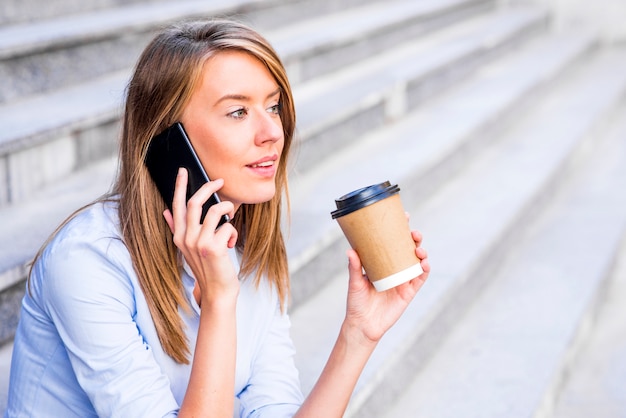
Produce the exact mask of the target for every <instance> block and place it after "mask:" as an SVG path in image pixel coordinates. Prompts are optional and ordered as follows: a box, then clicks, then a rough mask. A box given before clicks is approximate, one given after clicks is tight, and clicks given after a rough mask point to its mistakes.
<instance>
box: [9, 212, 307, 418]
mask: <svg viewBox="0 0 626 418" xmlns="http://www.w3.org/2000/svg"><path fill="white" fill-rule="evenodd" d="M232 258H233V262H234V264H235V266H236V268H237V269H238V268H239V260H238V258H237V255H236V252H235V251H234V250H233V251H232ZM182 280H183V283H184V289H185V292H186V296H187V298H188V300H189V302H190V305H191V307H192V309H191V311H190V312H185V311H184V310H182V309H181V310H180V315H181V317H182V318H183V321H184V323H185V325H186V330H185V332H186V335H187V337H188V339H189V347H190V349H191V350H192V353H193V349H194V347H195V341H196V335H197V330H198V323H199V314H200V309H199V307H198V305H197V303H196V301H195V298H194V297H193V293H192V292H193V287H194V283H195V279H194V278H193V276H192V275H191V274H190V272H189V271H188V269H187V268H185V269H184V271H183V275H182ZM289 327H290V322H289V317H288V316H287V314H284V313H281V311H280V305H279V301H278V296H277V293H276V291H275V290H272V288H271V286H270V285H269V283H268V281H267V280H262V283H261V284H260V286H259V287H258V288H257V287H256V286H255V284H254V280H252V279H244V280H242V281H241V289H240V294H239V298H238V301H237V365H236V372H235V374H236V376H235V393H236V396H237V399H236V405H239V406H238V409H239V411H235V415H236V416H241V417H272V418H278V417H291V416H292V415H293V414H294V413H295V411H297V409H298V407H299V405H300V404H301V403H302V393H301V390H300V384H299V380H298V372H297V370H296V367H295V364H294V360H293V357H294V351H295V350H294V346H293V343H292V341H291V338H290V336H289ZM190 371H191V366H190V365H184V364H178V363H176V362H175V361H173V360H172V359H171V358H170V357H169V356H167V354H165V352H164V351H163V349H162V348H161V345H160V343H159V339H158V337H157V334H156V330H155V328H154V322H153V321H152V317H151V316H150V312H149V310H148V306H147V304H146V300H145V298H144V294H143V292H142V291H141V288H140V286H139V282H138V281H137V276H136V274H135V272H134V270H133V266H132V263H131V260H130V255H129V253H128V251H127V250H126V247H125V246H124V244H123V242H122V240H121V238H120V231H119V222H118V217H117V203H115V202H107V203H103V204H100V203H99V204H96V205H93V206H91V207H90V208H88V209H86V210H85V211H83V212H82V213H80V214H79V215H78V216H77V217H75V218H74V219H73V220H72V221H70V223H69V224H67V225H66V226H65V227H64V228H63V229H62V230H61V231H60V232H59V233H58V234H57V235H56V236H55V237H54V239H53V240H52V242H51V243H50V245H48V246H47V248H46V249H45V251H44V252H43V255H42V257H41V258H40V259H39V261H38V262H37V263H36V265H35V266H34V269H33V275H32V277H31V281H30V292H29V291H28V289H27V292H26V296H25V297H24V300H23V302H22V310H21V317H20V323H19V325H18V328H17V333H16V336H15V345H14V349H13V359H12V364H11V377H10V383H9V398H8V405H7V410H6V412H5V418H13V417H30V416H33V417H54V418H60V417H63V418H69V417H80V418H87V417H95V416H101V417H124V418H132V417H142V418H144V417H173V416H176V415H177V414H178V409H179V405H180V404H181V402H182V400H183V397H184V395H185V391H186V389H187V384H188V381H189V374H190Z"/></svg>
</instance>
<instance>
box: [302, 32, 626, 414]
mask: <svg viewBox="0 0 626 418" xmlns="http://www.w3.org/2000/svg"><path fill="white" fill-rule="evenodd" d="M569 39H570V41H571V39H572V38H571V37H570V38H569ZM544 41H545V40H544ZM542 45H545V44H543V43H542ZM555 50H558V51H562V50H563V47H562V46H561V47H560V48H555ZM546 56H551V57H553V56H554V54H553V53H552V54H547V55H546ZM514 58H518V59H519V61H517V65H512V63H513V61H514V59H513V58H512V59H511V60H509V62H508V63H507V64H508V65H504V63H498V64H496V65H493V66H491V67H488V68H486V69H485V71H484V73H483V76H484V77H486V78H485V80H483V83H485V84H483V85H482V86H483V88H482V89H480V90H479V91H481V92H482V94H480V95H478V94H475V95H474V96H471V97H472V99H471V100H470V96H467V97H466V98H465V99H464V98H463V96H461V95H460V94H459V93H457V94H456V95H453V94H450V96H449V97H448V98H447V99H448V100H449V102H448V103H447V104H446V105H447V107H446V105H444V103H443V100H442V103H439V104H438V105H439V107H438V108H437V109H436V108H434V107H433V108H432V109H428V106H425V107H424V109H420V110H419V111H417V112H415V115H411V116H415V118H414V119H412V121H413V123H412V124H411V129H410V131H409V132H410V133H405V137H404V141H403V142H400V141H398V140H397V139H396V138H398V136H397V135H394V131H393V130H386V131H385V136H386V141H383V140H379V142H378V148H374V146H372V147H371V152H370V153H368V157H366V155H365V154H361V153H359V154H361V155H354V156H353V157H351V156H348V155H343V156H340V157H339V158H345V160H344V161H343V164H344V165H345V167H348V168H345V169H344V172H343V175H344V176H346V177H350V179H349V180H346V183H350V185H354V184H356V183H357V182H358V185H359V186H362V185H365V184H369V183H371V182H372V181H373V180H374V181H381V180H385V179H387V178H390V180H392V181H393V182H398V183H399V184H400V187H401V188H403V186H408V187H404V188H403V191H402V192H401V195H402V198H403V201H404V202H405V206H407V209H409V211H410V212H411V214H412V217H411V219H412V222H411V223H412V225H413V226H414V227H416V228H418V229H421V230H422V231H423V232H424V235H425V237H426V241H425V244H424V245H425V247H426V248H427V249H428V251H429V254H430V257H429V258H430V260H431V265H432V266H433V273H432V274H431V277H430V279H429V282H428V283H427V285H426V286H425V287H424V288H423V289H422V291H421V293H420V295H419V296H418V298H417V299H416V301H415V302H414V303H413V304H412V305H411V306H410V307H409V309H408V310H407V312H406V313H405V315H404V316H403V317H402V318H401V320H400V321H399V322H398V323H397V324H396V325H395V326H394V328H392V330H390V332H389V333H388V334H387V335H386V336H385V339H383V341H382V342H381V343H380V344H379V346H378V348H377V350H376V352H375V353H374V355H373V356H372V358H371V360H370V362H369V364H368V366H367V367H366V369H365V370H364V372H363V375H362V376H361V379H360V381H359V383H358V385H357V388H356V391H355V394H354V396H353V399H352V402H351V406H350V409H349V411H348V413H347V415H346V416H349V417H352V416H355V417H357V416H358V417H370V416H372V417H373V416H376V417H378V416H383V414H384V413H385V412H386V411H387V410H388V408H389V405H392V404H393V403H394V402H396V400H397V399H398V398H399V397H400V395H401V394H402V393H403V392H404V391H405V390H406V388H407V387H408V386H409V384H410V383H411V382H412V381H413V380H414V377H415V376H416V375H417V374H418V373H419V372H420V370H421V369H422V368H423V367H424V365H425V362H426V361H427V360H428V358H429V357H430V356H432V355H433V354H434V353H435V352H436V351H437V350H439V347H440V345H441V344H443V342H444V340H445V338H446V335H447V334H448V332H450V330H451V329H452V328H453V326H454V324H455V323H456V322H457V321H458V320H459V318H461V317H463V316H464V315H465V310H466V308H467V307H468V306H469V305H470V304H471V302H472V301H473V300H474V299H475V298H477V297H479V295H480V293H481V290H482V289H483V288H484V287H485V286H486V285H487V284H488V283H489V282H490V280H491V278H492V275H493V274H494V272H495V271H496V269H497V267H498V262H499V261H501V260H503V259H505V258H507V257H508V255H509V254H511V252H513V251H516V248H517V247H516V243H517V241H518V237H519V236H520V235H521V234H522V233H523V232H524V231H525V229H526V228H525V225H526V224H527V223H528V222H530V220H531V219H532V218H533V216H534V214H535V213H536V211H538V210H540V209H541V208H542V207H543V205H544V204H545V202H546V201H547V200H548V198H549V197H550V196H551V194H553V193H554V192H555V190H557V188H558V187H559V186H560V185H562V184H563V181H564V180H566V179H567V176H568V174H569V173H570V167H571V166H572V165H573V164H574V163H575V162H576V161H578V159H579V158H580V157H581V155H582V154H581V153H582V152H583V151H584V149H585V147H586V146H588V145H589V143H590V142H588V138H589V136H588V135H590V134H591V133H592V132H593V130H594V129H595V128H597V126H599V124H600V123H601V122H602V121H603V120H604V116H605V115H606V113H607V112H608V111H609V110H610V109H611V107H612V106H614V105H615V104H616V103H617V102H618V100H619V99H620V97H621V95H623V93H624V92H625V91H626V73H623V72H621V73H618V72H616V71H614V69H615V68H620V67H621V66H623V65H624V63H626V61H625V60H626V55H625V54H624V51H618V52H609V53H601V54H599V55H590V56H587V59H586V63H585V65H584V66H582V67H581V68H578V69H577V70H576V71H574V72H573V73H572V74H571V75H568V76H567V77H566V78H565V79H564V80H562V81H559V83H554V84H555V86H554V88H551V89H550V90H549V91H548V93H547V95H546V96H544V97H543V98H542V99H541V101H539V102H535V103H533V106H532V107H529V108H528V109H526V111H525V112H514V114H515V115H516V116H517V118H518V119H522V121H521V123H522V124H521V125H518V127H517V128H516V129H514V126H512V127H510V128H509V129H510V130H511V131H510V133H509V134H508V135H504V136H503V137H502V138H501V139H498V140H496V139H495V138H490V139H491V141H492V142H491V143H490V142H489V141H483V142H482V143H480V142H479V143H475V144H474V147H476V146H478V148H479V150H477V151H476V153H475V155H474V157H473V159H472V161H471V162H469V163H467V164H464V167H463V166H459V167H454V166H453V165H449V167H453V168H452V169H449V170H446V171H444V172H443V173H442V174H441V175H445V176H446V177H447V180H446V181H445V182H442V183H436V184H435V186H434V187H435V189H434V190H433V188H431V187H428V185H427V184H425V183H424V182H419V183H417V184H416V182H415V180H413V181H411V178H412V177H411V176H409V175H407V174H404V173H400V172H399V171H400V170H399V168H395V167H407V166H410V164H407V162H408V161H413V168H414V170H415V172H421V173H428V172H427V171H426V172H424V171H421V170H420V169H419V168H418V167H419V165H420V156H421V155H429V156H430V158H432V156H434V155H437V153H436V152H434V151H433V148H434V147H440V146H442V145H441V144H442V143H445V139H446V137H449V138H451V139H452V138H454V137H455V136H456V135H458V133H455V132H454V130H456V129H457V127H456V125H459V124H463V123H464V119H463V118H461V117H459V115H461V114H462V115H464V117H465V118H477V115H476V113H477V110H476V108H478V107H480V106H485V107H489V106H492V105H494V104H495V103H496V102H499V101H501V100H502V99H503V97H504V96H506V95H507V94H510V92H509V93H506V94H505V93H504V92H503V91H506V89H504V90H503V86H506V85H509V86H511V85H523V84H524V81H522V79H520V76H519V75H517V74H515V76H513V74H514V72H509V71H510V70H508V71H507V68H508V67H509V66H510V67H511V68H516V69H518V70H519V71H520V72H523V73H525V74H528V71H529V70H530V68H536V66H537V65H539V63H541V62H545V58H539V57H538V56H535V60H534V61H533V62H534V65H532V66H530V67H529V66H525V65H520V64H521V59H520V58H519V57H518V56H516V57H514ZM567 66H568V67H569V68H570V69H572V68H573V67H574V66H572V65H571V64H568V65H567ZM505 72H506V73H508V74H509V76H512V77H511V78H509V79H508V80H509V81H508V83H505V82H504V78H503V77H504V74H505ZM501 77H502V78H503V79H502V80H501V81H500V82H499V83H502V84H503V85H499V83H496V80H498V79H499V78H501ZM486 80H489V81H490V84H491V87H492V88H493V90H491V89H490V88H487V87H486V86H487V83H486ZM513 80H515V82H513ZM473 84H475V85H476V86H478V83H477V82H476V81H473V82H472V83H468V85H467V87H466V89H467V91H469V90H470V85H473ZM492 92H493V95H492ZM503 103H506V102H502V103H501V104H500V106H498V107H496V109H498V108H506V106H504V105H503ZM453 105H454V106H453ZM462 105H463V106H466V108H465V112H460V110H461V109H460V107H461V106H462ZM468 105H469V106H468ZM470 107H471V108H472V109H474V110H473V111H470ZM453 109H455V110H454V112H453ZM526 112H528V113H527V114H526V115H525V113H526ZM470 113H472V114H471V115H470ZM435 115H437V116H435ZM411 116H410V117H408V118H407V120H411ZM491 116H492V117H496V118H498V117H499V118H500V119H502V117H501V116H498V112H497V111H493V110H492V112H491ZM428 118H432V119H435V118H437V122H438V123H437V125H438V132H440V133H439V134H438V135H436V136H435V135H434V134H433V132H432V131H430V130H426V129H424V128H425V127H427V126H428V125H427V124H425V121H426V120H427V119H428ZM445 121H454V122H455V123H454V125H455V126H451V125H452V124H451V123H449V122H448V123H447V124H446V123H445ZM442 122H444V123H442ZM466 123H467V124H468V125H476V121H474V122H471V123H469V121H467V122H466ZM407 130H408V129H407ZM479 132H481V134H482V135H491V134H492V132H489V131H486V130H480V129H479ZM415 138H428V141H426V140H423V141H419V142H420V143H421V145H422V147H423V148H421V149H420V148H418V147H417V146H416V145H414V143H415V142H416V141H415ZM448 141H450V143H453V142H452V141H451V140H450V139H448ZM371 142H372V143H373V142H374V141H373V140H372V141H371ZM412 142H413V143H412ZM396 144H398V145H399V146H398V147H394V145H396ZM461 144H463V142H461ZM477 144H478V145H477ZM368 145H369V144H368ZM456 146H458V147H459V150H460V152H470V153H471V152H472V150H471V148H472V146H471V145H470V144H469V143H468V144H466V145H465V146H462V145H459V144H456ZM389 147H394V149H396V150H398V149H401V150H403V152H402V153H401V154H400V153H398V152H397V151H396V153H395V158H388V157H387V155H386V153H387V152H388V151H387V149H388V148H389ZM427 147H428V148H427ZM444 147H445V146H444ZM427 149H428V150H429V151H430V152H420V151H421V150H423V151H426V150H427ZM461 150H462V151H461ZM354 154H357V153H354ZM424 158H426V157H424ZM405 160H406V161H405ZM422 164H423V163H422ZM425 168H426V167H425ZM368 170H369V171H375V172H376V173H378V174H377V175H378V176H380V173H385V178H376V179H374V178H373V177H372V174H371V173H370V174H368V173H367V171H368ZM459 170H460V171H459ZM457 171H458V173H457V175H454V173H455V172H457ZM324 172H325V173H327V175H329V176H331V177H332V175H333V172H332V171H331V170H328V168H326V169H325V170H324ZM413 174H414V173H413ZM425 177H426V178H427V179H428V180H430V179H429V178H428V176H425ZM334 178H335V179H336V180H338V181H339V179H340V178H341V176H339V177H334ZM413 178H415V177H413ZM346 186H348V184H345V185H343V187H345V188H344V189H343V192H346V191H349V190H352V188H353V187H346ZM328 187H330V185H329V186H328ZM339 187H342V186H341V185H340V186H339ZM415 187H418V189H416V188H415ZM420 187H424V189H423V190H421V191H420V190H419V188H420ZM294 189H295V190H298V188H297V187H294ZM317 190H319V191H320V196H319V197H320V198H319V199H317V200H319V201H320V203H319V204H318V205H317V206H321V204H322V203H324V202H325V204H326V214H325V215H326V219H330V216H329V214H328V212H329V211H330V210H332V207H331V204H330V202H332V201H330V198H331V196H338V195H336V194H335V193H334V191H331V193H332V195H331V196H327V195H325V194H324V193H321V191H322V189H316V191H317ZM308 192H309V194H310V195H311V196H317V193H311V191H308ZM311 201H312V202H313V199H311ZM307 215H309V216H308V219H309V221H310V222H311V223H312V224H313V225H316V227H318V226H319V225H320V224H322V214H321V213H320V214H319V216H317V217H313V216H310V215H311V214H310V213H309V214H307ZM329 222H330V221H329ZM333 229H334V231H333V232H334V233H336V234H337V235H339V234H340V232H339V231H338V228H337V227H334V228H333ZM311 233H313V231H311ZM298 235H301V234H295V233H292V236H298ZM339 241H341V240H339ZM343 248H345V243H344V242H342V243H341V246H337V248H336V249H335V252H337V253H339V257H337V258H338V259H339V261H337V263H336V264H337V270H339V271H341V273H340V274H336V275H335V276H334V277H332V280H331V281H330V282H328V284H326V285H321V284H318V285H317V286H313V287H310V292H311V293H313V292H314V291H315V290H317V288H321V291H319V292H318V293H317V294H315V296H313V297H309V298H308V299H307V300H306V302H303V303H302V304H301V305H300V306H297V307H296V308H295V309H294V310H293V312H292V322H293V328H292V335H293V338H294V341H295V343H296V347H297V350H298V355H297V364H298V367H299V368H300V371H301V378H302V382H303V388H304V390H305V391H308V390H310V389H311V388H312V385H313V384H314V382H315V380H316V378H317V376H318V374H319V372H320V371H321V369H322V366H323V364H324V361H325V359H326V357H327V355H328V353H329V352H330V348H331V346H332V343H333V341H334V339H335V338H336V332H337V329H338V326H339V324H340V323H341V320H342V317H343V313H344V309H345V286H346V277H345V276H346V273H345V264H346V263H345V255H344V254H345V252H344V251H343ZM320 307H323V309H321V308H320ZM452 374H453V373H452ZM432 397H433V398H434V399H436V398H437V396H436V394H433V395H432ZM425 411H428V409H425ZM467 411H468V410H466V411H465V412H467ZM470 411H471V410H470ZM426 414H427V415H428V412H426ZM461 415H463V416H465V415H464V414H461ZM396 416H412V415H410V414H406V413H402V414H400V415H396ZM457 416H458V415H457ZM512 416H517V415H512Z"/></svg>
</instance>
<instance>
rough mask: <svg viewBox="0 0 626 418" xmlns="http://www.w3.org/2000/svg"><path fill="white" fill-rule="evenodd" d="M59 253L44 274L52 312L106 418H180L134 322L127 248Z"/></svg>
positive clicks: (67, 248) (83, 247) (74, 246)
mask: <svg viewBox="0 0 626 418" xmlns="http://www.w3.org/2000/svg"><path fill="white" fill-rule="evenodd" d="M102 241H104V242H102ZM51 251H52V253H51V254H48V255H47V256H46V260H45V264H44V265H43V266H42V268H43V269H45V270H44V271H45V274H44V276H45V280H43V281H42V291H43V293H44V294H43V295H42V296H43V300H44V301H45V302H44V303H45V307H44V308H45V309H46V310H47V312H48V315H49V316H50V317H51V319H52V321H53V322H54V324H55V327H56V329H57V331H58V333H59V336H60V338H61V339H62V341H63V343H64V345H65V348H66V350H67V353H68V356H69V359H70V362H71V365H72V368H73V370H74V373H75V375H76V378H77V380H78V382H79V384H80V386H81V387H82V388H83V390H84V391H85V392H86V394H87V396H88V397H89V399H90V401H91V403H92V405H93V407H94V408H95V410H96V412H97V414H98V416H108V417H148V416H149V417H170V416H176V415H177V414H178V405H177V402H176V401H175V399H174V396H173V394H172V392H171V390H170V385H169V379H168V378H167V376H166V375H165V374H164V373H162V371H161V368H160V367H159V365H158V364H157V362H156V360H155V358H154V356H153V353H152V351H151V348H150V346H149V345H148V344H147V343H146V342H145V341H144V340H143V338H142V336H141V335H140V333H139V330H138V328H137V325H136V323H135V321H134V315H135V302H134V290H133V286H132V283H131V280H130V279H129V274H130V273H129V272H128V271H126V270H125V269H124V267H123V266H124V263H121V262H119V260H120V259H121V260H124V258H123V257H127V258H128V257H129V256H128V253H127V251H126V248H125V247H124V245H123V244H122V243H121V242H120V241H118V240H114V239H113V240H112V239H106V240H104V239H103V240H99V241H97V242H95V243H94V242H72V243H71V244H64V243H60V245H57V246H55V248H54V249H53V250H51ZM116 260H117V261H116Z"/></svg>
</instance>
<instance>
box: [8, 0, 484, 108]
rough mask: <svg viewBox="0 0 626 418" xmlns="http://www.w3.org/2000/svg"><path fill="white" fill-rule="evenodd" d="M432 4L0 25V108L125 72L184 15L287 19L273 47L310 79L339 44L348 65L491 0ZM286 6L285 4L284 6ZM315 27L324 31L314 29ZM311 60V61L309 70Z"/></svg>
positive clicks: (134, 13) (221, 5)
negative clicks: (313, 14) (349, 26)
mask: <svg viewBox="0 0 626 418" xmlns="http://www.w3.org/2000/svg"><path fill="white" fill-rule="evenodd" d="M437 3H438V2H435V1H434V0H428V1H426V2H419V3H418V4H419V5H420V6H421V5H422V4H424V5H425V6H426V7H424V6H421V7H415V6H414V2H407V1H406V0H404V1H402V0H396V1H394V2H392V3H379V4H377V5H372V6H368V5H365V6H360V7H359V8H356V9H354V12H352V11H345V12H341V14H338V13H336V14H331V15H329V16H324V17H321V18H318V19H312V18H309V19H308V20H307V22H310V23H311V24H308V23H303V24H296V23H297V22H298V21H299V20H301V19H302V17H300V18H299V19H298V18H296V17H295V16H292V15H293V14H294V13H296V11H297V10H295V8H294V7H293V6H291V7H290V9H289V10H291V12H292V13H291V15H289V14H288V13H286V11H285V10H281V9H280V8H281V3H280V2H278V1H276V0H237V1H231V0H220V1H217V2H210V3H207V2H206V1H200V0H186V1H182V2H158V3H139V4H131V5H126V6H119V7H116V8H111V9H107V10H102V11H96V12H87V13H83V14H77V15H70V16H66V17H59V18H56V19H51V20H48V21H44V22H33V23H25V24H19V25H12V26H7V27H4V28H0V59H1V60H0V74H2V75H3V78H4V79H5V80H6V81H7V82H5V83H3V84H2V85H1V86H0V103H2V102H7V101H10V100H16V99H18V98H20V97H23V96H28V95H33V94H37V93H41V92H46V91H52V90H55V89H58V88H61V87H64V86H70V85H74V84H76V83H80V82H84V81H87V80H91V79H93V78H94V77H98V76H100V75H104V74H107V73H110V72H113V71H119V70H122V69H128V68H131V67H132V66H133V64H134V63H135V60H136V58H137V56H138V55H139V53H140V52H141V50H142V49H143V47H144V46H145V45H146V43H147V42H148V41H149V39H150V38H151V37H152V36H153V33H154V31H155V30H157V29H159V28H160V27H162V26H164V25H165V24H167V23H169V22H172V21H176V20H181V19H185V18H191V17H202V16H233V15H236V16H237V17H238V18H239V19H241V20H243V21H248V22H256V25H258V26H259V27H263V26H267V23H266V22H264V21H263V20H262V17H261V16H260V14H263V15H264V16H270V14H269V13H268V9H269V10H272V11H274V12H275V16H274V18H273V20H276V16H283V17H284V18H285V19H288V20H286V21H284V22H280V25H281V26H284V25H291V27H286V28H285V29H281V30H280V31H281V32H282V33H284V35H280V34H277V36H278V39H277V40H276V42H277V46H278V45H281V48H282V50H281V48H279V49H278V50H279V52H281V56H283V57H284V58H285V61H286V64H287V65H288V66H289V67H294V68H296V67H297V68H301V69H302V71H303V74H312V75H316V74H317V73H318V72H319V71H320V70H323V69H324V68H328V66H329V65H330V63H329V62H328V58H329V57H328V56H326V57H322V55H323V54H333V53H334V54H338V52H337V50H338V49H339V48H340V47H341V53H340V54H339V55H340V56H342V57H344V58H345V59H348V60H350V61H348V62H352V61H354V60H355V59H358V54H359V53H360V52H359V51H362V50H363V48H367V49H368V51H367V52H368V53H375V52H378V51H379V50H381V49H382V48H385V47H387V46H389V45H392V42H394V41H397V40H398V38H400V37H401V34H402V33H405V32H406V33H409V34H410V33H411V31H412V32H415V33H423V32H424V31H425V30H426V29H425V27H432V26H435V25H437V26H440V25H441V24H443V23H444V22H441V21H442V20H444V18H445V20H446V21H449V20H451V17H452V16H465V15H466V14H467V13H464V14H463V15H460V13H457V9H462V10H465V9H468V8H472V7H474V8H475V7H476V5H481V7H482V8H484V5H485V4H487V5H488V4H491V3H493V1H486V0H446V1H445V2H443V4H441V5H439V4H437ZM411 5H413V6H411ZM289 6H290V5H289V3H288V4H287V6H286V7H289ZM257 11H260V13H259V15H255V14H256V13H257ZM335 15H337V16H335ZM353 15H354V16H355V17H356V18H357V19H359V21H355V23H356V22H359V23H358V25H356V26H355V27H354V30H351V31H346V24H345V21H342V20H337V18H338V17H339V18H342V19H345V18H346V17H351V16H353ZM379 18H381V19H379ZM348 21H350V22H352V21H353V20H351V19H350V20H348ZM294 22H296V23H294ZM273 23H274V24H275V25H276V24H277V22H273ZM312 25H313V26H312ZM320 26H321V27H323V28H324V30H323V31H319V30H317V29H319V28H320ZM274 27H276V26H274ZM415 28H417V29H415ZM296 29H297V30H296ZM294 32H297V33H295V34H294ZM316 33H317V34H319V33H323V34H324V36H319V35H317V36H316ZM364 33H366V34H374V33H375V34H376V35H377V36H376V37H375V38H373V39H372V38H371V37H365V38H364V37H362V35H363V34H364ZM294 35H297V36H298V37H299V42H297V43H294V41H293V40H292V39H291V36H294ZM388 38H389V39H388ZM283 50H284V51H283ZM307 61H310V62H307ZM314 62H316V63H317V64H316V65H315V67H314V68H313V67H312V66H313V65H314V64H312V63H314ZM327 71H328V70H327ZM297 80H298V77H296V76H294V80H293V81H294V82H295V81H297Z"/></svg>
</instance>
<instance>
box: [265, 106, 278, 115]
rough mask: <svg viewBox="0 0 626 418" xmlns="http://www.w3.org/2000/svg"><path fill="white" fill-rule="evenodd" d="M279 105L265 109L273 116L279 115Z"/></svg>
mask: <svg viewBox="0 0 626 418" xmlns="http://www.w3.org/2000/svg"><path fill="white" fill-rule="evenodd" d="M280 107H281V106H280V103H276V104H275V105H274V106H271V107H269V108H268V109H267V111H268V112H269V113H273V114H274V115H278V114H280Z"/></svg>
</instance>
